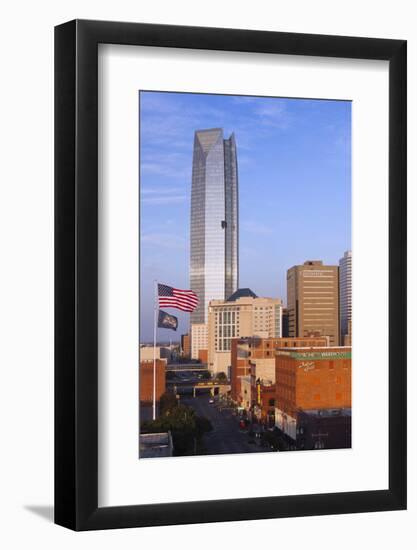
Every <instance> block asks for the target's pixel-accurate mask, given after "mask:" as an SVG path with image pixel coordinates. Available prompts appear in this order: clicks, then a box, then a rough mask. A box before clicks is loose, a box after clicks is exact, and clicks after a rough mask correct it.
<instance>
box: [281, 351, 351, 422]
mask: <svg viewBox="0 0 417 550" xmlns="http://www.w3.org/2000/svg"><path fill="white" fill-rule="evenodd" d="M314 351H316V350H314ZM323 351H324V350H323ZM332 351H333V350H332ZM334 351H337V350H334ZM341 351H343V348H342V350H341ZM275 373H276V399H277V407H278V408H280V409H281V410H283V411H284V412H287V413H288V414H291V415H294V414H295V412H296V411H297V410H298V409H302V410H309V409H332V408H337V409H339V408H350V407H351V406H352V393H351V392H352V388H351V384H352V380H351V378H352V369H351V359H327V358H326V359H311V360H309V359H306V360H299V359H294V358H291V357H289V356H285V355H277V356H276V359H275Z"/></svg>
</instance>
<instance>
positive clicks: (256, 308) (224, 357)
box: [207, 288, 282, 377]
mask: <svg viewBox="0 0 417 550" xmlns="http://www.w3.org/2000/svg"><path fill="white" fill-rule="evenodd" d="M281 318H282V301H281V300H280V299H279V298H258V296H256V294H254V293H253V292H252V291H251V290H250V289H248V288H246V289H239V290H237V291H236V292H235V293H234V294H232V295H231V296H230V297H229V298H228V300H212V301H211V302H210V304H209V315H208V342H207V343H208V368H209V370H210V371H211V372H213V373H218V372H224V373H225V374H226V375H228V377H230V370H231V349H232V340H233V338H240V337H244V336H246V337H252V336H257V337H259V338H268V337H270V338H279V337H280V336H281Z"/></svg>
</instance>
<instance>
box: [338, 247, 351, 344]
mask: <svg viewBox="0 0 417 550" xmlns="http://www.w3.org/2000/svg"><path fill="white" fill-rule="evenodd" d="M339 270H340V276H339V282H340V283H339V284H340V292H339V294H340V332H341V336H342V344H343V338H344V336H345V335H346V334H347V333H348V323H349V321H350V322H351V321H352V251H351V250H348V251H347V252H345V253H344V255H343V258H341V259H340V260H339Z"/></svg>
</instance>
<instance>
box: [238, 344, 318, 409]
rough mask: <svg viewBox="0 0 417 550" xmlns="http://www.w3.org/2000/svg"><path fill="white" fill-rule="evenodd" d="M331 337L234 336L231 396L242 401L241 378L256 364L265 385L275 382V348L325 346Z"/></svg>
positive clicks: (258, 377) (257, 372) (258, 374)
mask: <svg viewBox="0 0 417 550" xmlns="http://www.w3.org/2000/svg"><path fill="white" fill-rule="evenodd" d="M328 342H329V339H328V337H325V336H320V337H314V338H256V337H252V338H234V339H232V341H231V369H230V382H231V397H232V399H233V400H234V401H236V402H239V401H240V397H241V395H240V378H241V377H242V376H247V375H248V374H249V373H250V367H251V365H255V367H256V373H255V376H256V378H257V379H259V380H261V381H262V382H263V384H264V385H270V384H274V383H275V374H276V368H275V349H277V348H281V347H282V348H287V347H288V348H293V347H300V346H301V347H317V346H320V347H325V346H328Z"/></svg>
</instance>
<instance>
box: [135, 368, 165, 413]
mask: <svg viewBox="0 0 417 550" xmlns="http://www.w3.org/2000/svg"><path fill="white" fill-rule="evenodd" d="M166 365H167V361H166V359H156V364H155V367H156V386H155V389H156V392H155V393H156V408H157V411H158V409H159V400H160V398H161V395H162V394H163V393H165V391H166ZM139 401H140V422H141V423H142V422H143V421H145V420H150V419H151V408H152V405H153V359H142V360H141V361H140V363H139Z"/></svg>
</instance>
